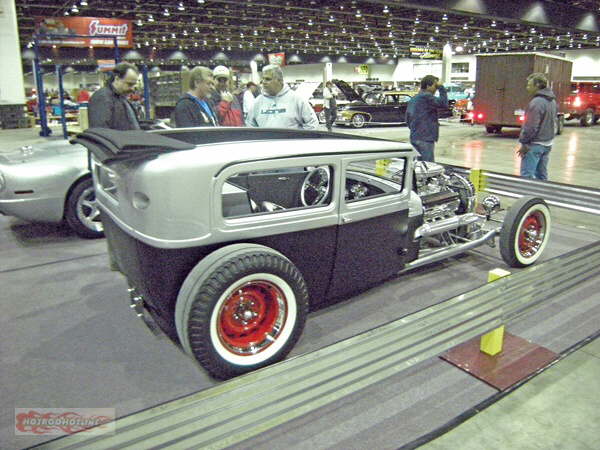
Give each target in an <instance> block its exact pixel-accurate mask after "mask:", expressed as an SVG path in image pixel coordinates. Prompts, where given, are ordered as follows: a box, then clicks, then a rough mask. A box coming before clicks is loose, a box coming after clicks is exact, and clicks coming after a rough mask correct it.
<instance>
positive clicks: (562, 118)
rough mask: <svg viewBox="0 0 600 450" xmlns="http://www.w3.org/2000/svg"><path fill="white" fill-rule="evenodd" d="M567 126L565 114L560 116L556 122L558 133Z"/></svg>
mask: <svg viewBox="0 0 600 450" xmlns="http://www.w3.org/2000/svg"><path fill="white" fill-rule="evenodd" d="M564 127H565V116H558V119H557V122H556V134H557V135H560V134H562V132H563V128H564Z"/></svg>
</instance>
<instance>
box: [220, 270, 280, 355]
mask: <svg viewBox="0 0 600 450" xmlns="http://www.w3.org/2000/svg"><path fill="white" fill-rule="evenodd" d="M287 312H288V303H287V297H286V295H285V294H284V293H283V291H282V290H281V289H279V288H278V287H277V286H276V285H275V284H273V283H271V282H269V281H265V280H254V281H248V282H246V283H244V284H243V285H240V286H237V287H235V288H233V292H232V293H231V294H230V295H229V297H227V298H226V299H225V301H224V302H223V305H222V306H221V308H220V311H219V315H218V319H217V333H218V335H219V339H220V340H221V343H222V344H223V345H224V346H225V347H226V348H228V349H229V351H231V352H232V353H236V354H238V355H250V354H254V353H258V352H261V351H263V350H265V349H266V348H267V347H269V345H271V344H272V343H273V342H275V341H276V340H277V338H278V337H279V336H280V334H281V330H282V329H283V328H284V327H285V322H286V319H287Z"/></svg>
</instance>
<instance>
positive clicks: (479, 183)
mask: <svg viewBox="0 0 600 450" xmlns="http://www.w3.org/2000/svg"><path fill="white" fill-rule="evenodd" d="M469 180H470V181H471V183H473V187H474V188H475V192H483V191H484V190H485V187H486V184H487V183H486V176H485V175H484V174H483V170H481V169H471V174H470V175H469Z"/></svg>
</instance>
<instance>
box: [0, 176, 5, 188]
mask: <svg viewBox="0 0 600 450" xmlns="http://www.w3.org/2000/svg"><path fill="white" fill-rule="evenodd" d="M5 186H6V178H4V174H3V173H2V172H0V191H2V190H3V189H4V187H5Z"/></svg>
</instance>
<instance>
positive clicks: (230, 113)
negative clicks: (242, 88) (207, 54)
mask: <svg viewBox="0 0 600 450" xmlns="http://www.w3.org/2000/svg"><path fill="white" fill-rule="evenodd" d="M213 77H214V79H215V83H216V87H215V92H214V93H213V94H212V96H211V100H212V102H213V108H214V110H215V111H216V112H217V116H218V117H219V124H220V125H222V126H226V127H241V126H243V125H244V117H243V114H242V105H241V104H240V101H239V99H238V98H237V97H236V96H235V95H233V93H232V91H233V89H232V80H231V72H230V71H229V69H228V68H227V67H225V66H217V67H215V68H214V69H213Z"/></svg>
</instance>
